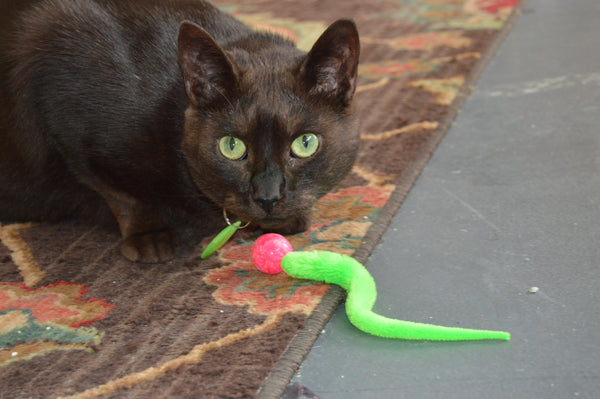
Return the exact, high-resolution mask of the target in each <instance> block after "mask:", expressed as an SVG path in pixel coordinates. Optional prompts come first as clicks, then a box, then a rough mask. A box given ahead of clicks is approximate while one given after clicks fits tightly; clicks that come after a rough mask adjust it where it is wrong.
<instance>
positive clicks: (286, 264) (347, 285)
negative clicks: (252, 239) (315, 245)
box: [281, 251, 510, 341]
mask: <svg viewBox="0 0 600 399" xmlns="http://www.w3.org/2000/svg"><path fill="white" fill-rule="evenodd" d="M281 266H282V268H283V270H284V271H285V272H286V273H287V274H289V275H290V276H292V277H296V278H300V279H307V280H317V281H322V282H325V283H328V284H337V285H339V286H341V287H342V288H343V289H345V290H346V291H347V292H348V297H347V298H346V314H347V315H348V319H350V322H351V323H352V324H353V325H354V326H355V327H356V328H358V329H359V330H362V331H364V332H366V333H369V334H372V335H377V336H380V337H385V338H399V339H415V340H428V341H470V340H480V339H501V340H509V339H510V334H509V333H507V332H503V331H488V330H471V329H465V328H457V327H442V326H435V325H432V324H423V323H413V322H410V321H403V320H396V319H390V318H387V317H383V316H380V315H378V314H376V313H373V311H372V310H371V309H372V308H373V305H374V304H375V301H376V300H377V289H376V287H375V280H373V277H372V276H371V275H370V274H369V272H368V271H367V269H366V268H365V267H364V266H363V265H361V264H360V263H359V262H358V261H356V260H355V259H353V258H351V257H349V256H346V255H340V254H337V253H335V252H329V251H300V252H290V253H288V254H287V255H286V256H285V257H284V258H283V260H282V261H281Z"/></svg>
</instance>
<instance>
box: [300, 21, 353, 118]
mask: <svg viewBox="0 0 600 399" xmlns="http://www.w3.org/2000/svg"><path fill="white" fill-rule="evenodd" d="M359 55H360V42H359V38H358V30H357V29H356V25H355V24H354V22H352V21H350V20H347V19H340V20H338V21H336V22H334V23H333V24H331V25H330V26H329V28H327V30H326V31H325V32H324V33H323V34H322V35H321V37H319V39H318V40H317V42H316V43H315V45H314V46H313V48H312V49H311V50H310V52H309V53H308V55H307V56H306V58H305V60H304V62H303V64H302V69H301V73H302V77H303V79H304V81H305V84H306V85H307V87H308V90H309V93H311V94H320V95H325V96H328V97H332V98H335V99H337V100H339V101H340V102H341V103H342V104H343V105H344V106H347V105H349V104H350V101H351V100H352V96H353V95H354V91H355V90H356V80H357V73H358V58H359Z"/></svg>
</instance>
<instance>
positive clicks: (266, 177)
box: [179, 20, 360, 233]
mask: <svg viewBox="0 0 600 399" xmlns="http://www.w3.org/2000/svg"><path fill="white" fill-rule="evenodd" d="M358 57H359V39H358V32H357V30H356V27H355V25H354V23H353V22H351V21H348V20H340V21H337V22H335V23H333V24H332V25H331V26H330V27H329V28H328V29H327V30H326V31H325V32H324V33H323V34H322V35H321V37H320V38H319V39H318V41H317V42H316V43H315V45H314V46H313V48H312V49H311V50H310V52H309V53H308V54H304V53H302V52H300V51H299V50H297V49H296V48H295V47H294V46H292V45H291V44H289V43H287V42H285V41H284V40H283V39H281V38H279V37H276V36H272V37H271V36H265V35H256V36H254V37H253V36H251V37H248V38H247V39H245V40H243V41H241V42H238V43H236V44H233V45H231V46H228V47H227V49H223V48H221V47H220V46H219V45H218V44H217V43H216V41H215V40H214V39H213V38H212V37H211V36H210V35H209V34H208V33H206V32H205V31H204V30H202V29H201V28H200V27H198V26H197V25H194V24H193V23H189V22H184V23H182V25H181V27H180V31H179V59H180V64H181V68H182V70H183V74H184V81H185V87H186V92H187V95H188V98H189V100H190V107H189V108H188V110H187V111H186V122H185V129H184V134H183V151H184V154H185V157H186V160H187V162H188V166H189V169H190V171H191V174H192V177H193V179H194V181H195V183H196V185H197V186H198V188H199V189H200V191H202V193H203V194H205V195H206V196H208V197H209V198H210V199H211V200H212V201H214V202H215V203H216V204H217V205H218V206H220V207H222V208H225V209H227V211H228V212H229V213H230V214H232V215H235V217H236V218H237V219H239V220H242V221H244V222H246V221H251V222H253V223H255V224H256V225H258V226H259V227H261V228H262V229H264V230H268V231H279V232H283V233H295V232H300V231H304V230H306V229H307V228H308V227H309V225H310V212H311V209H312V206H313V205H314V204H315V202H316V201H317V199H318V198H320V197H321V196H323V195H324V194H325V193H327V192H328V191H329V190H331V189H332V188H333V187H334V186H335V185H336V184H337V183H339V182H340V181H341V180H342V179H343V178H344V176H346V174H347V173H348V172H349V171H350V169H351V167H352V164H353V162H354V160H355V158H356V153H357V151H358V145H359V141H360V139H359V132H358V120H357V117H356V116H355V113H354V112H353V109H352V104H351V100H352V96H353V94H354V90H355V87H356V79H357V69H358Z"/></svg>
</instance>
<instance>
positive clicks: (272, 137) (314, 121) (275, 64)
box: [0, 0, 358, 261]
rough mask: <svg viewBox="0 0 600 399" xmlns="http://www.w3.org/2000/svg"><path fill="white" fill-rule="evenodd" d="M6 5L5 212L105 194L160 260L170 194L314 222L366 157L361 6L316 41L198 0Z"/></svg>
mask: <svg viewBox="0 0 600 399" xmlns="http://www.w3.org/2000/svg"><path fill="white" fill-rule="evenodd" d="M0 13H1V15H0V222H9V221H34V220H57V219H61V218H65V217H73V216H83V217H91V215H93V214H98V213H100V214H102V210H103V209H104V210H106V209H107V207H106V206H104V205H103V204H104V203H105V204H107V205H108V208H109V209H110V211H111V212H112V214H113V215H114V216H115V217H116V219H117V221H118V223H119V226H120V229H121V233H122V235H123V239H124V241H123V245H122V251H123V254H124V255H125V256H126V257H128V258H129V259H132V260H142V261H161V260H165V259H167V258H169V257H170V256H172V254H173V251H174V248H175V238H174V236H173V234H172V233H171V231H170V229H169V226H168V222H169V221H168V217H167V213H168V210H169V209H183V210H185V211H187V212H189V213H190V214H191V215H194V217H196V218H197V219H198V223H202V215H201V214H200V215H197V214H196V213H197V210H198V209H206V206H203V204H204V205H206V204H211V206H212V207H213V208H214V209H219V208H224V209H227V211H228V212H229V213H230V214H231V215H235V217H236V218H238V219H240V220H243V221H251V222H253V223H255V224H256V225H258V226H259V227H261V228H263V229H266V230H275V231H277V230H279V231H283V232H295V231H301V230H304V229H306V228H307V227H308V223H309V222H308V221H309V216H308V215H309V212H310V209H311V207H312V205H313V204H314V202H315V201H316V199H317V198H318V197H320V196H322V195H323V194H324V193H326V192H327V191H328V190H330V189H331V188H332V187H333V186H334V185H335V184H337V183H338V182H339V181H340V180H341V178H342V177H343V176H344V175H345V174H347V172H348V171H349V169H350V167H351V164H352V162H353V161H354V158H355V155H356V151H357V146H358V126H357V121H356V117H355V116H354V115H353V113H352V107H351V97H352V94H353V92H354V88H355V82H356V68H357V63H358V36H357V33H356V29H355V27H354V25H353V24H352V23H351V22H349V21H338V22H336V23H335V24H333V25H332V26H331V27H330V28H329V29H328V30H327V31H326V32H325V33H324V34H323V36H321V38H320V39H319V41H318V42H317V43H316V44H315V46H314V47H313V49H312V50H311V52H309V54H308V55H306V54H303V53H302V52H300V51H299V50H298V49H296V48H295V47H294V46H293V45H291V44H290V43H289V42H287V41H285V40H283V39H281V38H280V37H277V36H273V35H270V34H259V33H255V32H253V31H252V30H250V29H249V28H247V27H246V26H245V25H243V24H242V23H240V22H238V21H237V20H235V19H233V18H231V17H229V16H227V15H225V14H223V13H221V12H219V11H218V10H216V9H215V8H214V7H212V6H211V5H209V4H207V3H204V2H202V1H199V0H40V1H38V0H35V1H32V0H15V1H13V0H3V3H2V5H0ZM182 21H192V22H193V23H191V22H184V23H182ZM299 143H300V145H298V144H299ZM315 143H316V144H315ZM294 149H296V151H295V150H294ZM105 213H107V214H108V212H105Z"/></svg>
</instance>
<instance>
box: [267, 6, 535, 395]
mask: <svg viewBox="0 0 600 399" xmlns="http://www.w3.org/2000/svg"><path fill="white" fill-rule="evenodd" d="M526 3H527V0H521V1H520V2H519V3H518V4H517V5H516V6H515V8H514V9H513V10H512V12H511V15H510V16H509V18H508V19H507V20H506V22H505V23H504V25H503V26H502V28H501V29H500V31H499V32H498V34H497V35H496V37H495V38H494V40H493V41H492V43H491V44H490V46H489V47H488V48H487V49H486V50H485V52H484V53H483V55H482V57H481V59H480V60H479V61H478V62H477V64H476V65H475V66H474V67H473V69H472V70H471V73H470V74H469V77H468V78H467V80H466V82H465V84H464V86H463V89H462V90H461V91H460V92H459V93H458V95H457V96H456V98H455V99H454V100H453V102H452V104H451V105H450V110H449V112H448V113H447V114H446V115H445V116H444V118H443V119H442V120H441V121H440V125H439V126H438V127H437V129H435V131H434V132H433V134H432V139H431V140H429V141H428V142H427V144H426V145H425V146H424V147H423V148H422V149H421V151H419V154H418V156H417V157H416V158H415V160H414V161H413V162H411V164H410V165H409V166H408V168H407V169H406V170H405V171H404V173H403V174H402V176H401V177H400V179H399V181H398V184H397V186H396V188H395V189H394V192H393V193H392V194H391V196H390V198H389V200H388V201H387V202H386V204H385V205H384V206H383V208H382V210H381V213H380V215H379V216H378V217H377V220H376V221H375V222H374V223H373V225H372V226H371V227H370V228H369V230H368V231H367V234H365V236H364V238H363V240H362V242H361V245H360V247H359V248H358V249H357V250H356V251H355V252H354V254H353V255H352V257H354V258H355V259H356V260H358V261H359V262H361V263H365V262H366V261H367V259H368V257H369V256H370V255H371V252H372V251H373V249H374V248H375V246H376V245H377V243H378V242H379V241H380V240H381V238H382V237H383V234H384V233H385V232H386V230H387V229H388V227H389V225H390V223H391V222H392V218H393V217H394V215H395V214H396V213H397V212H398V210H399V209H400V206H401V205H402V203H403V202H404V200H405V199H406V197H407V195H408V193H409V191H410V190H411V189H412V187H413V186H414V184H415V183H416V181H417V179H418V178H419V176H420V175H421V172H422V171H423V169H424V168H425V165H426V164H427V162H429V159H431V157H432V156H433V153H434V151H435V149H436V148H437V146H438V145H439V143H440V142H441V141H442V139H443V137H444V135H445V134H446V132H447V131H448V129H449V128H450V125H451V124H452V122H453V121H454V119H456V117H457V116H458V113H459V112H460V110H461V108H462V107H463V105H464V103H465V101H466V99H467V98H468V97H469V95H470V94H471V91H472V89H473V86H474V85H475V83H476V82H477V80H478V79H479V77H480V76H481V73H482V72H483V70H484V69H485V67H486V66H487V65H488V64H489V62H490V60H491V59H492V57H493V56H494V55H495V54H496V52H497V51H498V48H499V47H500V45H501V44H502V42H503V41H504V39H505V38H506V36H507V35H508V33H509V32H510V31H511V30H512V28H513V26H514V25H515V22H516V20H517V19H518V17H519V15H521V13H522V12H523V8H524V6H525V4H526ZM345 296H346V292H345V291H344V290H343V289H342V288H340V287H339V286H337V285H332V286H331V289H330V290H329V291H328V292H327V294H325V296H324V297H323V299H322V300H321V303H320V304H319V305H318V306H317V307H316V308H315V310H314V311H313V312H312V313H311V314H310V316H309V317H308V318H307V319H306V321H305V325H304V328H303V329H302V330H299V331H298V333H297V334H296V336H294V338H293V339H292V340H291V341H290V343H289V345H288V346H287V348H286V349H285V350H284V351H283V353H282V355H281V357H280V358H279V360H278V361H277V363H276V364H275V365H274V366H273V368H272V370H271V372H270V373H269V375H268V376H267V378H266V379H265V380H264V382H263V384H262V386H261V387H260V388H259V389H258V391H257V394H256V398H257V399H280V398H281V397H282V395H283V394H284V392H285V388H286V387H287V386H288V385H289V383H290V381H291V380H292V378H293V376H294V374H295V373H296V371H297V370H298V368H299V367H300V365H301V364H302V362H303V361H304V359H305V358H306V356H307V355H308V353H309V352H310V350H311V349H312V347H313V345H314V343H315V342H316V340H317V339H318V338H319V336H320V335H321V331H322V330H323V328H324V327H325V325H326V324H327V322H328V321H329V319H330V318H331V316H332V314H333V312H334V311H335V310H336V308H337V307H338V306H339V305H340V304H341V303H342V302H343V299H344V298H345Z"/></svg>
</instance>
